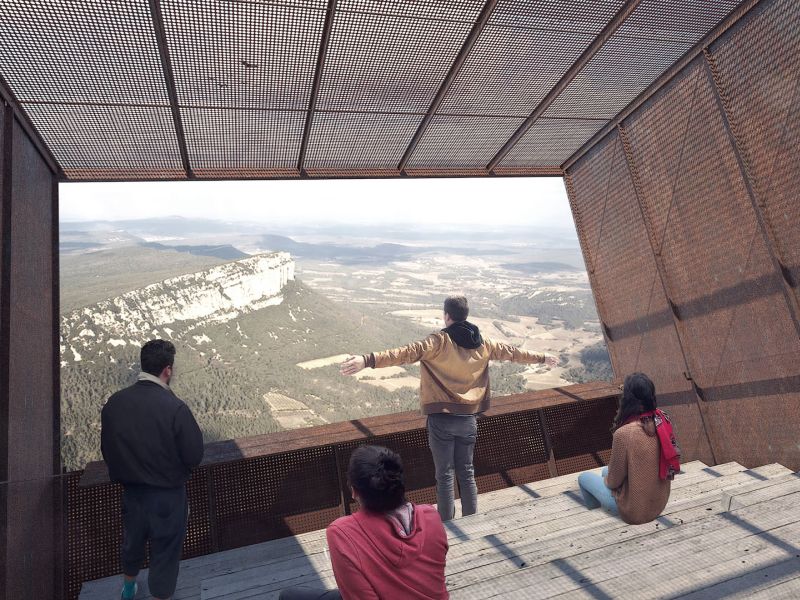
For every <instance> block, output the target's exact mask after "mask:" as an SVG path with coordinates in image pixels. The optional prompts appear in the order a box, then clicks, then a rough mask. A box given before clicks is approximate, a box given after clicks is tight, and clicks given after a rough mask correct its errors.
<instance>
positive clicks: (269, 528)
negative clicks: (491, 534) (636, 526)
mask: <svg viewBox="0 0 800 600" xmlns="http://www.w3.org/2000/svg"><path fill="white" fill-rule="evenodd" d="M599 388H602V390H601V393H599V394H598V393H597V389H599ZM599 388H597V386H596V387H595V388H592V387H591V386H573V387H571V388H565V389H564V390H563V393H562V394H559V395H557V396H556V395H554V394H553V393H552V392H551V391H549V390H547V391H543V392H536V393H529V394H527V395H526V396H525V397H511V398H506V399H495V402H494V404H495V408H494V409H493V410H492V411H490V412H489V413H488V416H486V417H483V418H480V419H479V421H478V432H479V433H478V442H477V445H476V449H475V474H476V478H477V481H478V489H479V491H480V492H487V491H491V490H496V489H500V488H503V487H508V486H511V485H520V484H523V483H528V482H531V481H537V480H540V479H545V478H547V477H550V476H551V474H552V472H551V470H550V467H549V466H548V458H549V454H548V446H547V442H546V441H545V435H544V431H543V428H542V418H541V415H542V412H543V411H547V415H548V422H549V423H551V429H550V430H549V431H550V435H551V439H552V447H553V451H554V453H555V455H556V459H557V462H558V464H559V465H560V466H559V471H558V473H560V474H563V473H568V472H571V471H572V470H575V469H576V468H578V466H579V465H592V466H593V465H594V464H595V463H596V462H597V461H600V462H605V461H606V460H607V455H608V452H609V448H610V447H611V446H610V439H611V438H610V436H609V434H608V431H609V427H610V425H611V416H612V415H613V407H614V406H616V394H615V390H614V388H613V387H609V386H603V385H601V386H599ZM570 390H573V391H570ZM609 393H610V394H611V395H608V394H609ZM584 394H585V395H584ZM584 397H585V398H587V399H586V400H584V399H583V398H584ZM554 401H555V402H556V404H555V405H554V406H553V403H554ZM542 405H548V406H550V408H547V409H543V408H541V406H542ZM571 405H575V406H576V407H577V408H575V409H574V410H573V409H564V410H562V407H563V406H571ZM497 407H499V410H498V408H497ZM421 423H424V421H423V420H421V419H419V418H418V417H417V416H416V415H414V414H412V413H405V414H401V415H391V416H383V417H373V418H369V419H362V420H361V421H359V422H358V426H357V427H348V426H347V424H346V423H343V424H332V425H327V426H324V427H321V428H310V429H309V430H308V432H309V433H308V437H307V438H303V437H302V436H299V435H298V434H301V433H302V432H299V431H298V432H284V433H287V434H290V435H289V438H286V437H284V441H286V440H287V439H291V440H292V441H291V445H292V447H293V448H295V449H293V450H291V451H286V450H282V449H281V448H282V443H280V442H277V443H272V445H270V443H269V439H271V436H255V437H253V438H242V439H240V440H235V441H233V443H231V444H226V445H225V446H226V448H229V449H232V448H239V449H240V451H241V450H242V449H248V452H249V457H248V458H236V459H233V460H230V461H228V462H225V461H224V458H222V457H221V456H218V455H217V454H216V453H215V450H213V449H212V450H209V451H207V456H209V457H211V459H212V460H211V462H210V463H209V464H206V465H204V466H203V467H201V468H200V469H198V470H196V471H195V472H194V474H193V476H192V478H191V479H190V481H189V484H188V494H189V504H190V511H191V513H190V517H189V527H188V533H187V537H186V541H185V543H184V557H191V556H197V555H200V554H206V553H209V552H216V551H219V550H224V549H229V548H235V547H239V546H244V545H248V544H254V543H258V542H262V541H265V540H271V539H276V538H282V537H287V536H291V535H296V534H299V533H304V532H307V531H313V530H317V529H322V528H324V527H326V526H327V525H328V524H329V523H331V522H332V521H333V520H335V519H336V518H338V517H340V516H342V515H344V514H346V513H347V512H353V511H356V510H358V505H357V503H355V502H354V501H353V499H352V497H351V496H350V490H349V488H348V485H347V465H348V462H349V460H350V455H351V454H352V452H353V450H354V449H355V448H357V447H358V446H360V445H362V444H366V443H369V444H377V445H382V446H386V447H388V448H391V449H393V450H394V451H396V452H398V453H399V454H400V456H401V457H402V459H403V463H404V470H405V483H406V489H407V492H408V493H407V496H408V498H409V499H410V500H412V501H414V502H417V503H435V502H436V480H435V473H434V466H433V459H432V456H431V452H430V448H429V446H428V434H427V431H426V429H425V428H424V427H420V424H421ZM372 431H381V432H382V433H380V434H379V435H372V434H371V433H365V432H372ZM276 435H279V436H280V435H283V434H276ZM320 442H324V443H323V445H319V444H320ZM584 442H586V443H585V444H584ZM264 444H266V446H267V447H270V448H272V449H273V450H272V451H270V450H264V451H263V452H262V453H258V452H252V447H254V446H261V445H264ZM582 444H584V445H582ZM214 446H215V447H216V445H214ZM234 454H235V452H234ZM223 455H226V454H225V453H224V452H223ZM218 461H222V462H218ZM103 471H104V469H103V468H100V469H99V470H98V469H97V465H93V467H92V473H90V474H89V475H88V478H87V480H86V484H87V485H88V486H89V487H79V486H78V481H79V478H80V476H81V473H80V472H77V473H74V474H71V475H68V476H67V477H66V481H67V491H66V503H67V508H68V514H67V524H66V525H67V542H68V547H67V559H66V562H67V568H66V569H65V576H66V578H67V581H66V585H67V587H68V589H69V590H70V591H69V597H70V598H76V597H77V592H78V590H79V589H80V584H81V582H83V581H86V580H89V579H96V578H101V577H106V576H109V575H112V574H115V573H118V572H119V568H120V565H119V543H120V539H121V523H120V495H121V490H120V488H119V487H118V486H116V485H113V484H110V483H107V479H105V480H104V479H103ZM87 472H88V471H87ZM104 481H105V483H104ZM456 494H457V495H458V489H457V488H456Z"/></svg>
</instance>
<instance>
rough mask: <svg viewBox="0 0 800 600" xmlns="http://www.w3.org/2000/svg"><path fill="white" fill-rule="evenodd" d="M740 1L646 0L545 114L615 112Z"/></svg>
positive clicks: (609, 114) (605, 114)
mask: <svg viewBox="0 0 800 600" xmlns="http://www.w3.org/2000/svg"><path fill="white" fill-rule="evenodd" d="M739 3H740V2H739V1H738V0H723V1H720V2H713V3H710V2H704V1H702V0H679V1H678V2H670V3H664V2H661V1H660V0H645V1H644V2H642V3H641V4H640V5H639V6H638V7H637V9H636V10H634V11H633V13H632V14H631V15H630V16H629V17H628V18H627V19H626V20H625V22H624V23H623V24H622V26H621V27H620V28H619V30H618V31H617V32H616V33H615V34H614V35H613V36H612V37H611V39H609V40H608V41H607V42H606V43H605V44H604V45H603V47H602V48H601V49H600V51H599V52H598V53H597V54H596V55H595V56H594V58H592V60H591V61H590V62H589V64H587V65H586V67H584V68H583V70H582V71H581V72H580V73H579V74H578V75H577V77H576V78H575V79H574V80H573V81H572V83H571V84H570V85H569V86H567V88H566V89H565V90H564V91H563V92H562V93H561V94H560V95H559V97H558V98H557V99H556V101H555V102H554V103H553V105H552V106H551V107H550V108H549V109H548V110H547V112H545V116H549V117H595V118H599V117H603V118H608V119H610V118H612V117H614V116H615V115H616V114H617V113H618V112H619V111H620V110H622V109H623V108H624V107H625V106H626V105H627V104H628V103H629V102H630V101H631V100H632V99H633V98H635V97H636V96H637V95H638V94H639V93H641V92H642V91H643V90H644V89H645V88H646V87H647V86H648V85H650V84H651V83H652V82H653V81H655V79H656V78H657V77H658V76H659V75H661V74H662V73H663V72H664V71H666V70H667V68H669V67H670V66H671V65H672V64H673V63H674V62H675V61H676V60H678V58H680V57H681V55H683V54H684V53H685V52H686V51H687V50H689V48H691V46H692V45H693V44H694V43H695V42H697V41H698V40H699V39H700V38H701V37H702V36H703V35H704V34H705V33H707V32H708V31H709V30H710V29H711V28H713V27H714V26H715V25H716V24H717V23H718V22H719V21H721V20H722V19H723V18H724V17H725V16H726V15H727V14H728V13H730V12H731V11H732V10H733V9H734V8H735V7H736V6H737V5H738V4H739ZM588 98H591V99H592V100H591V101H590V102H587V101H586V100H587V99H588Z"/></svg>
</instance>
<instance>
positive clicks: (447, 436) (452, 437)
mask: <svg viewBox="0 0 800 600" xmlns="http://www.w3.org/2000/svg"><path fill="white" fill-rule="evenodd" d="M477 437H478V422H477V419H476V417H475V415H469V416H461V415H449V414H445V413H441V414H434V415H428V444H429V445H430V447H431V453H432V454H433V464H434V466H435V467H436V502H437V504H438V509H439V516H441V517H442V521H449V520H450V519H452V518H453V517H454V516H455V511H456V508H455V493H454V488H453V483H454V477H453V476H454V475H455V477H456V478H458V489H459V492H460V493H461V512H462V514H463V515H464V516H467V515H473V514H475V512H476V511H477V510H478V486H477V485H476V484H475V469H474V468H473V466H472V454H473V452H474V451H475V440H476V438H477Z"/></svg>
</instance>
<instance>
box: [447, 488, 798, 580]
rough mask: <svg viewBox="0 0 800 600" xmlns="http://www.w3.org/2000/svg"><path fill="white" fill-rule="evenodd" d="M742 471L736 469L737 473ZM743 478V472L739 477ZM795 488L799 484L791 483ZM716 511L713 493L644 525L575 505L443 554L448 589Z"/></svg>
mask: <svg viewBox="0 0 800 600" xmlns="http://www.w3.org/2000/svg"><path fill="white" fill-rule="evenodd" d="M739 476H740V477H742V476H741V475H739ZM741 481H742V482H743V483H746V481H747V480H746V479H744V477H742V478H741ZM796 490H800V486H798V487H797V488H796ZM719 512H721V509H720V507H719V505H718V501H717V496H715V495H709V494H705V495H701V496H699V497H689V498H686V499H683V500H681V501H678V502H675V501H674V500H673V501H671V502H670V504H668V505H667V508H666V509H665V510H664V512H663V513H662V520H661V521H657V522H654V523H653V522H651V523H647V524H644V525H636V526H631V525H626V524H625V523H623V522H621V521H619V520H618V519H615V518H613V517H609V516H606V515H605V513H603V512H602V511H586V510H584V511H582V512H580V511H578V512H576V513H575V514H573V515H569V516H566V517H565V518H564V519H561V520H554V521H552V522H548V523H545V524H544V526H545V527H542V526H539V527H538V528H531V529H529V530H528V531H529V535H527V536H524V537H522V538H521V539H522V541H520V540H519V539H517V536H516V532H512V533H511V534H509V533H507V532H505V531H502V530H501V532H500V533H498V534H496V535H495V536H493V537H494V539H495V544H496V546H497V547H498V548H497V549H495V550H494V552H486V548H485V547H480V546H479V545H473V546H474V551H473V552H472V553H470V554H466V555H465V554H461V553H460V552H459V550H460V548H459V549H458V550H456V552H459V554H461V555H460V556H456V555H455V553H454V556H449V555H448V578H449V581H450V582H451V585H450V587H451V589H455V588H458V587H464V586H466V585H469V584H472V583H476V582H479V581H481V580H483V579H488V578H492V577H496V576H498V575H499V574H501V573H508V572H513V571H514V570H515V569H517V568H518V567H519V566H520V565H522V564H525V565H526V566H528V567H530V566H533V565H536V564H544V563H546V562H549V561H551V560H553V559H554V558H565V557H568V556H570V555H573V554H577V553H579V552H583V551H586V550H590V549H591V548H592V547H593V544H596V543H599V544H601V545H603V544H607V543H608V540H609V539H611V538H613V539H615V540H616V541H624V540H627V539H632V538H635V537H639V536H646V535H649V534H651V533H654V532H656V531H661V530H663V529H668V528H670V527H674V526H676V525H684V524H685V523H689V522H692V521H695V520H698V519H703V518H707V517H709V516H711V515H713V514H716V513H719Z"/></svg>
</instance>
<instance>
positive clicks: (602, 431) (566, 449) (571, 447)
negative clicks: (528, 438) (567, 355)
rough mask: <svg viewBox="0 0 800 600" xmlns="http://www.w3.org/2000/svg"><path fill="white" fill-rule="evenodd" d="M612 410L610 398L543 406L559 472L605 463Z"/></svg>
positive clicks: (613, 400)
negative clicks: (598, 400)
mask: <svg viewBox="0 0 800 600" xmlns="http://www.w3.org/2000/svg"><path fill="white" fill-rule="evenodd" d="M616 409H617V403H616V401H615V399H614V398H609V399H608V400H604V401H601V402H576V403H572V404H564V405H561V406H552V407H550V408H546V409H544V415H545V420H546V429H547V433H548V435H549V436H550V441H551V443H552V444H553V456H554V458H555V461H556V467H557V469H558V474H559V475H566V474H567V473H576V472H578V471H584V470H586V469H593V468H595V467H599V466H600V465H606V464H608V459H609V457H610V455H611V439H612V436H611V425H610V423H611V422H612V421H613V419H614V414H615V413H616ZM606 425H608V426H607V427H606Z"/></svg>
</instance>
